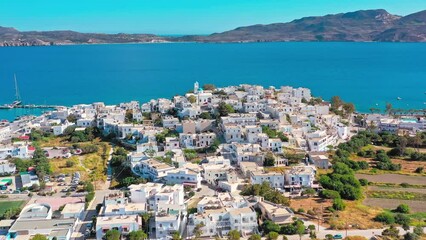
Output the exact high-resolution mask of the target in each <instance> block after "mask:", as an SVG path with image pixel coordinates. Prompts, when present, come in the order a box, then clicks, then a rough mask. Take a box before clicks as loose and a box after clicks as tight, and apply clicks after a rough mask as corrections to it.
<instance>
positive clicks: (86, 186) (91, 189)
mask: <svg viewBox="0 0 426 240" xmlns="http://www.w3.org/2000/svg"><path fill="white" fill-rule="evenodd" d="M84 191H86V192H94V191H95V187H94V186H93V183H91V182H89V181H87V182H85V183H84Z"/></svg>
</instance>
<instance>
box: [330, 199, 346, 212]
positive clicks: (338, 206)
mask: <svg viewBox="0 0 426 240" xmlns="http://www.w3.org/2000/svg"><path fill="white" fill-rule="evenodd" d="M345 208H346V205H345V203H344V202H343V200H342V199H340V198H335V199H334V200H333V209H334V210H337V211H343V210H345Z"/></svg>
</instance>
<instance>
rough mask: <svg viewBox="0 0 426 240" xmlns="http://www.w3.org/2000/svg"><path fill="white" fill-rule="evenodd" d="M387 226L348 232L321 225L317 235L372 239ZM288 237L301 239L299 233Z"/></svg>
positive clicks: (310, 223) (400, 229)
mask: <svg viewBox="0 0 426 240" xmlns="http://www.w3.org/2000/svg"><path fill="white" fill-rule="evenodd" d="M304 223H305V226H309V225H315V226H317V224H316V223H315V222H310V221H305V222H304ZM397 228H398V229H399V234H400V235H403V234H405V233H406V231H405V230H404V229H402V228H401V227H397ZM385 229H386V228H382V229H367V230H358V229H353V230H348V231H347V232H346V230H331V229H326V228H324V227H322V226H320V228H319V231H318V229H317V230H316V235H317V238H319V239H325V235H327V234H331V235H333V236H334V235H336V234H341V235H342V236H343V238H345V237H346V236H363V237H366V238H367V239H370V238H371V237H373V236H374V235H381V234H382V232H383V230H385ZM409 231H413V227H411V229H410V230H409ZM287 238H288V239H289V240H299V235H291V236H287ZM302 239H303V240H304V239H310V238H309V234H306V235H304V236H302Z"/></svg>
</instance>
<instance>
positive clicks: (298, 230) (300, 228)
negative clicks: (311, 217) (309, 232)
mask: <svg viewBox="0 0 426 240" xmlns="http://www.w3.org/2000/svg"><path fill="white" fill-rule="evenodd" d="M305 231H306V227H305V225H303V223H298V224H297V227H296V233H297V235H299V239H300V240H302V236H303V235H304V234H305Z"/></svg>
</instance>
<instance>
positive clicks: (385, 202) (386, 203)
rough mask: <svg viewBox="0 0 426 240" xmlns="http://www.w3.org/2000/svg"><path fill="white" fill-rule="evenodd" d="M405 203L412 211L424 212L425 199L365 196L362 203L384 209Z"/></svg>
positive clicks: (425, 209)
mask: <svg viewBox="0 0 426 240" xmlns="http://www.w3.org/2000/svg"><path fill="white" fill-rule="evenodd" d="M402 203H405V204H407V205H408V206H410V208H411V211H412V212H426V202H425V201H414V200H401V199H383V198H366V199H365V200H364V202H363V204H365V205H367V206H371V207H381V208H385V209H395V208H396V207H397V206H398V205H399V204H402Z"/></svg>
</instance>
